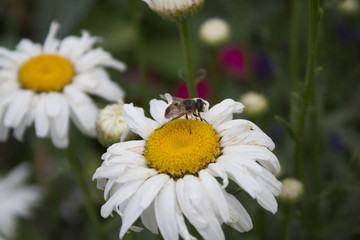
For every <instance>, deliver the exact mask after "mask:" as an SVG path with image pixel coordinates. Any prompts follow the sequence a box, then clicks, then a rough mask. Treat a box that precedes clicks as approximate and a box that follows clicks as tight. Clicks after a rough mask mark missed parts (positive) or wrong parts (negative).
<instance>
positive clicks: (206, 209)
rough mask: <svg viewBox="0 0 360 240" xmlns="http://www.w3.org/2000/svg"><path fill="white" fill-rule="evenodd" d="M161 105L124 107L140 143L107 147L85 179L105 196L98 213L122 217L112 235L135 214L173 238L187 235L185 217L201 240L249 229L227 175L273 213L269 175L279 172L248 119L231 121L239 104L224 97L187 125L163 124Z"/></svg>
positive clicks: (269, 145)
mask: <svg viewBox="0 0 360 240" xmlns="http://www.w3.org/2000/svg"><path fill="white" fill-rule="evenodd" d="M204 102H205V104H206V105H207V106H208V103H207V102H206V101H204ZM168 106H169V103H166V102H165V101H162V100H156V99H153V100H151V101H150V113H151V115H152V117H153V119H154V120H152V119H150V118H147V117H145V116H144V110H143V109H142V108H138V107H134V106H133V104H125V105H124V111H125V115H124V117H125V120H126V122H127V123H128V126H129V127H130V129H131V130H132V131H133V132H135V133H136V134H138V135H139V136H140V137H142V138H143V140H136V141H128V142H120V143H116V144H113V145H112V146H110V147H109V148H108V150H107V152H106V153H105V154H104V155H103V156H102V159H103V163H102V165H101V166H100V167H99V168H98V169H97V170H96V172H95V174H94V176H93V178H94V179H97V183H98V187H99V188H102V189H104V197H105V199H106V200H107V201H106V203H105V204H104V205H103V206H102V208H101V215H102V217H104V218H106V217H108V216H110V215H111V213H112V212H113V211H115V212H116V213H118V214H119V215H120V216H121V218H122V226H121V229H120V235H119V237H120V238H122V237H123V236H124V234H125V233H126V232H127V231H128V229H129V228H130V227H131V226H132V225H133V224H134V222H135V221H136V220H137V219H138V218H139V217H140V218H141V220H142V223H143V224H144V226H145V227H146V228H148V229H149V230H150V231H151V232H153V233H158V231H159V230H160V233H161V234H162V236H163V238H164V239H169V240H170V239H171V240H173V239H178V238H179V235H180V236H181V237H182V238H183V239H194V237H193V236H192V235H191V234H190V233H189V231H188V229H187V227H186V221H185V218H186V219H187V220H188V221H189V222H190V223H191V224H192V225H193V226H194V227H195V228H196V230H197V231H198V232H199V234H201V236H202V237H203V238H204V239H225V236H224V233H223V231H222V228H221V225H222V224H223V223H225V224H228V225H229V226H231V227H233V228H234V229H236V230H237V231H239V232H245V231H249V230H250V229H251V228H252V227H253V225H252V221H251V218H250V216H249V214H248V213H247V211H246V210H245V208H244V207H243V206H242V204H241V203H240V202H239V201H238V200H237V198H235V197H234V196H233V195H231V194H230V193H228V192H227V191H226V187H227V186H228V184H229V181H230V180H232V181H234V182H235V183H236V184H237V185H239V187H240V188H241V189H242V190H243V191H245V192H247V193H248V194H249V195H250V196H251V197H252V198H254V199H256V201H257V202H258V203H259V204H260V206H262V207H263V208H265V209H266V210H268V211H270V212H272V213H275V212H276V211H277V202H276V199H275V197H274V196H277V195H278V194H279V193H280V192H281V183H280V182H279V181H278V180H277V179H276V178H275V176H274V174H276V173H277V172H279V170H280V165H279V162H278V160H277V158H276V156H275V155H274V154H273V153H272V152H271V150H273V149H274V147H275V146H274V143H273V141H272V140H271V139H270V138H269V137H268V136H267V135H266V134H265V133H264V132H262V131H261V130H260V129H259V128H258V127H257V126H256V125H255V124H254V123H252V122H250V121H247V120H244V119H233V114H234V113H241V112H242V111H243V108H244V106H243V104H241V103H240V102H236V101H233V100H231V99H225V100H223V101H222V102H221V103H219V104H216V105H215V106H213V107H212V108H210V109H209V110H208V111H206V112H202V113H201V117H202V119H203V120H205V121H201V120H199V119H189V120H188V121H189V122H187V120H186V119H183V118H180V119H177V120H174V121H171V122H167V121H166V120H165V118H164V112H165V109H166V108H167V107H168ZM164 123H166V124H165V125H164ZM189 125H190V127H191V133H190V131H189ZM218 180H219V181H220V182H219V181H218Z"/></svg>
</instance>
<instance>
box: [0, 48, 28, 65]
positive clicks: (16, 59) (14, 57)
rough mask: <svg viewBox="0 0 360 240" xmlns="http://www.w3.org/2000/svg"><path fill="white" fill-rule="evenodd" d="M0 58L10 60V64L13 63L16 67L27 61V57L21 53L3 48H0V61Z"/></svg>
mask: <svg viewBox="0 0 360 240" xmlns="http://www.w3.org/2000/svg"><path fill="white" fill-rule="evenodd" d="M2 57H4V58H6V59H8V60H10V61H11V62H13V63H15V64H16V65H20V64H21V63H23V62H24V61H26V60H27V59H29V57H28V56H27V55H26V54H24V53H22V52H18V51H10V50H8V49H6V48H4V47H0V59H2ZM2 65H3V64H2ZM6 65H7V64H6Z"/></svg>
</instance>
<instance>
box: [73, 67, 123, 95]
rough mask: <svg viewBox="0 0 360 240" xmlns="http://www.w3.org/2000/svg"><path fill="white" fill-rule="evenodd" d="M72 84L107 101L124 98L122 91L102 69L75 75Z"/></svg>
mask: <svg viewBox="0 0 360 240" xmlns="http://www.w3.org/2000/svg"><path fill="white" fill-rule="evenodd" d="M73 82H74V83H73V84H75V85H77V86H79V87H80V88H81V89H82V90H83V91H85V92H88V93H91V94H95V95H98V96H100V97H102V98H105V99H106V100H109V101H116V100H118V99H123V98H124V97H125V93H124V91H123V90H122V89H121V88H120V87H119V86H118V85H117V84H116V83H115V82H113V81H111V80H110V78H109V75H108V74H107V73H106V71H105V70H104V69H102V68H95V69H91V70H89V71H87V72H85V73H82V74H79V75H77V76H76V77H75V78H74V79H73Z"/></svg>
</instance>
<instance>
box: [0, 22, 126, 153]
mask: <svg viewBox="0 0 360 240" xmlns="http://www.w3.org/2000/svg"><path fill="white" fill-rule="evenodd" d="M58 29H59V24H57V23H56V22H53V23H52V24H51V26H50V31H49V33H48V35H47V37H46V39H45V42H44V44H43V45H40V44H37V43H33V42H32V41H31V40H29V39H22V40H21V41H20V42H19V44H18V45H17V46H16V49H15V50H14V51H11V50H8V49H6V48H3V47H0V140H2V141H5V140H6V139H7V137H8V132H9V129H10V128H14V136H15V137H16V138H17V139H19V140H21V139H22V136H23V134H24V132H25V129H26V128H27V127H28V126H30V125H32V123H33V122H34V125H35V133H36V136H38V137H48V136H50V137H51V140H52V142H53V144H54V145H55V146H56V147H59V148H63V147H66V146H67V145H68V136H67V135H68V133H67V132H68V125H69V118H71V119H72V120H73V122H74V123H75V125H76V126H77V127H78V128H79V129H80V130H81V132H83V133H84V134H86V135H88V136H95V123H96V117H97V112H98V109H97V107H96V105H95V104H94V102H93V101H92V100H91V98H90V97H89V96H88V95H87V94H88V93H90V94H94V95H98V96H100V97H102V98H105V99H106V100H110V101H116V100H117V99H119V98H123V96H124V92H123V90H122V89H121V88H120V87H119V86H118V85H116V84H115V83H114V82H112V81H111V80H110V78H109V76H108V74H107V72H106V71H105V69H104V67H112V68H115V69H117V70H120V71H123V70H125V68H126V66H125V64H124V63H122V62H120V61H118V60H116V59H114V58H112V56H111V55H110V54H109V53H108V52H106V51H104V50H103V49H102V48H95V49H92V46H93V44H94V43H96V42H97V41H98V40H99V39H98V38H97V37H92V36H90V34H89V33H88V32H87V31H83V32H82V35H81V37H76V36H68V37H66V38H64V39H63V40H59V39H57V38H55V35H56V32H57V31H58Z"/></svg>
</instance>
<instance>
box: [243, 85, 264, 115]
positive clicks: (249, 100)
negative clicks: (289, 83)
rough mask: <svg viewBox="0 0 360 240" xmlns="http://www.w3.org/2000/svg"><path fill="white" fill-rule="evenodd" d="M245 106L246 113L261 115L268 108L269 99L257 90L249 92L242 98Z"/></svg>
mask: <svg viewBox="0 0 360 240" xmlns="http://www.w3.org/2000/svg"><path fill="white" fill-rule="evenodd" d="M239 101H240V102H242V103H243V104H244V106H245V110H244V113H245V114H247V115H249V116H253V117H255V116H260V115H262V114H264V113H265V112H266V111H267V110H268V101H267V99H266V97H265V96H264V95H262V94H259V93H257V92H253V91H250V92H247V93H245V94H244V95H243V96H242V97H241V98H240V99H239Z"/></svg>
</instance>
